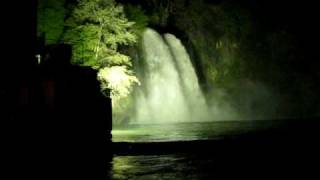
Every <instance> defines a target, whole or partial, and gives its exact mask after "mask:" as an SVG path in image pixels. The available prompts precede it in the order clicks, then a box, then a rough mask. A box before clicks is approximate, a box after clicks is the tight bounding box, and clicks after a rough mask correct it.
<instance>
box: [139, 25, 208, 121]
mask: <svg viewBox="0 0 320 180" xmlns="http://www.w3.org/2000/svg"><path fill="white" fill-rule="evenodd" d="M141 46H142V48H141V49H142V58H141V59H140V62H139V64H138V67H137V71H138V73H137V74H138V77H139V79H140V81H141V86H140V87H138V88H137V89H136V94H135V103H136V104H135V115H134V122H136V123H170V122H172V123H175V122H191V121H202V120H204V119H205V115H206V114H207V106H206V102H205V98H204V96H203V94H202V92H201V89H200V86H199V82H198V78H197V75H196V73H195V70H194V68H193V65H192V63H191V61H190V57H189V55H188V53H187V51H186V49H185V48H184V46H183V44H182V43H181V41H180V40H179V39H178V38H176V37H175V36H174V35H172V34H165V35H164V37H162V36H161V35H160V34H158V33H157V32H156V31H154V30H152V29H147V30H146V31H145V32H144V33H143V37H142V44H141Z"/></svg>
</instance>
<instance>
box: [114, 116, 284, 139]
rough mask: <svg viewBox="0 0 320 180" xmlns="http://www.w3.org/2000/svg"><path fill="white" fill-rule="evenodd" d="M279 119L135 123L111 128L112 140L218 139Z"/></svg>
mask: <svg viewBox="0 0 320 180" xmlns="http://www.w3.org/2000/svg"><path fill="white" fill-rule="evenodd" d="M278 124H279V121H233V122H202V123H199V122H197V123H175V124H136V125H129V126H127V127H123V128H114V129H113V130H112V140H113V142H161V141H182V140H207V139H219V138H223V137H225V136H235V135H239V134H243V133H248V132H255V131H261V130H264V129H268V128H272V127H276V126H277V125H278Z"/></svg>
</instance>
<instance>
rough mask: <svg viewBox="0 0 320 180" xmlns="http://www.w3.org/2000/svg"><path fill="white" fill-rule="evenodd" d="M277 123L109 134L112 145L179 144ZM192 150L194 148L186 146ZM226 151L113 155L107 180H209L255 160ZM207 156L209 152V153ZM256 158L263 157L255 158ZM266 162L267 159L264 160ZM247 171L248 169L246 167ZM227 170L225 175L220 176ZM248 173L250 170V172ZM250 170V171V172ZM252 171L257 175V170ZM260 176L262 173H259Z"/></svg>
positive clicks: (148, 127) (147, 127) (151, 127)
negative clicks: (142, 143) (115, 143)
mask: <svg viewBox="0 0 320 180" xmlns="http://www.w3.org/2000/svg"><path fill="white" fill-rule="evenodd" d="M280 123H281V122H279V121H245V122H244V121H241V122H240V121H238V122H231V121H230V122H203V123H178V124H139V125H129V126H127V127H122V128H114V129H113V131H112V135H113V142H129V143H141V142H153V143H154V142H159V143H163V142H179V141H194V140H199V141H201V140H221V139H223V138H225V137H229V136H237V135H241V134H245V133H251V132H259V131H264V130H268V129H271V128H274V127H277V126H279V124H280ZM190 148H196V147H190ZM228 151H230V152H231V154H233V155H230V154H228V153H227V152H225V153H220V154H219V153H218V154H213V153H212V154H213V155H212V154H211V155H208V154H207V155H203V154H201V153H200V154H199V153H198V154H193V153H172V154H161V155H160V154H158V155H154V154H151V155H141V154H140V155H130V154H128V155H114V157H113V159H112V162H111V167H110V168H111V169H110V173H109V178H110V179H114V180H116V179H117V180H122V179H133V180H135V179H142V180H152V179H175V180H180V179H181V180H184V179H212V178H214V177H223V176H226V175H232V174H233V173H239V172H240V173H241V172H245V173H249V174H250V172H247V171H242V170H241V171H237V170H239V167H242V166H243V162H245V161H247V160H250V159H251V160H252V159H256V158H255V157H253V158H252V157H246V155H244V153H242V154H241V153H239V154H237V153H235V152H240V151H239V150H236V149H228ZM209 154H210V153H209ZM257 157H258V159H259V158H261V157H263V156H260V155H258V156H257ZM266 159H268V158H266ZM248 168H251V169H252V167H251V166H250V167H248ZM225 171H228V173H227V174H224V173H225ZM250 171H251V170H250ZM252 171H253V169H252ZM256 172H260V171H257V170H256ZM261 173H264V172H261Z"/></svg>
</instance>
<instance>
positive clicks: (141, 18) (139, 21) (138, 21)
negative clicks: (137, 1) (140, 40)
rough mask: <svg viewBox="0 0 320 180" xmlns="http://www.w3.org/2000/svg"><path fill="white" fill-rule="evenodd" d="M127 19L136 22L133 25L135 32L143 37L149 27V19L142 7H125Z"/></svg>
mask: <svg viewBox="0 0 320 180" xmlns="http://www.w3.org/2000/svg"><path fill="white" fill-rule="evenodd" d="M125 12H126V15H127V16H126V17H127V18H128V19H129V20H130V21H133V22H135V23H134V25H133V31H134V32H135V33H136V34H138V35H141V34H142V32H143V31H144V30H145V29H146V27H147V26H148V22H149V18H148V16H146V15H145V12H144V11H143V9H142V8H141V7H140V6H133V5H127V6H126V7H125Z"/></svg>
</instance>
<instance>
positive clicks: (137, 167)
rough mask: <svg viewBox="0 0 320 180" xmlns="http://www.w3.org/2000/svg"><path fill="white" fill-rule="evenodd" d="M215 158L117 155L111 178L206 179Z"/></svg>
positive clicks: (115, 179)
mask: <svg viewBox="0 0 320 180" xmlns="http://www.w3.org/2000/svg"><path fill="white" fill-rule="evenodd" d="M212 162H213V160H207V159H206V160H204V159H201V158H199V156H198V157H194V156H191V155H177V154H176V155H152V156H151V155H150V156H115V157H114V158H113V161H112V169H111V172H110V179H114V180H122V179H133V180H135V179H141V180H144V179H146V180H152V179H175V180H180V179H181V180H182V179H183V180H185V179H206V177H212V176H211V175H210V172H211V171H210V170H208V169H207V168H208V167H212V166H211V164H212Z"/></svg>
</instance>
